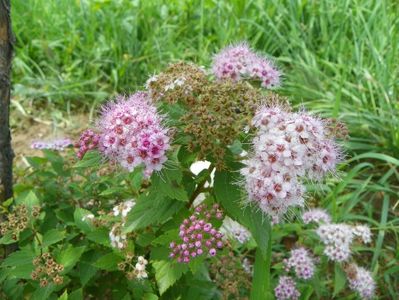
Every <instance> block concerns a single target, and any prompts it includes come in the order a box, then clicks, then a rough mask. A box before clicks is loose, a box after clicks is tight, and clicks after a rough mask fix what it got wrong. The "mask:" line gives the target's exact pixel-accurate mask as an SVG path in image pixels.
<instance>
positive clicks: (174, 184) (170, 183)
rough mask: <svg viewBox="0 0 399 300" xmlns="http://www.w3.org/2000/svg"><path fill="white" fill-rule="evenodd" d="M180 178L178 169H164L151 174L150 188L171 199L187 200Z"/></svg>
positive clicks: (181, 176) (180, 174) (181, 175)
mask: <svg viewBox="0 0 399 300" xmlns="http://www.w3.org/2000/svg"><path fill="white" fill-rule="evenodd" d="M182 178H183V174H182V171H181V170H180V169H178V168H176V169H165V170H163V171H162V172H161V173H155V174H154V175H153V176H152V178H151V182H152V186H151V189H152V190H154V191H156V193H159V194H161V195H165V196H167V197H169V198H172V199H176V200H179V201H188V195H187V192H186V190H185V189H184V187H183V185H182V184H181V180H182Z"/></svg>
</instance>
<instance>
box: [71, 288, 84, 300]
mask: <svg viewBox="0 0 399 300" xmlns="http://www.w3.org/2000/svg"><path fill="white" fill-rule="evenodd" d="M68 300H83V290H82V289H77V290H74V291H73V292H72V293H71V294H70V295H69V297H68Z"/></svg>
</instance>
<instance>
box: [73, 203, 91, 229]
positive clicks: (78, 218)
mask: <svg viewBox="0 0 399 300" xmlns="http://www.w3.org/2000/svg"><path fill="white" fill-rule="evenodd" d="M88 215H91V212H90V211H88V210H86V209H83V208H80V207H78V208H76V209H75V212H74V213H73V218H74V220H75V225H76V226H77V227H78V228H79V229H80V230H82V231H83V232H85V233H87V232H90V231H92V230H93V228H94V226H93V225H92V223H91V221H90V220H89V219H86V220H83V219H84V218H85V217H87V216H88Z"/></svg>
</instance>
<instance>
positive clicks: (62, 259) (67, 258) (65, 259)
mask: <svg viewBox="0 0 399 300" xmlns="http://www.w3.org/2000/svg"><path fill="white" fill-rule="evenodd" d="M85 250H86V246H82V247H73V246H72V245H69V247H68V248H67V249H65V250H63V251H61V253H60V254H59V256H58V263H60V264H62V265H64V269H65V270H67V269H72V268H73V267H74V266H75V264H76V263H77V262H78V261H79V258H80V256H81V255H82V254H83V252H84V251H85Z"/></svg>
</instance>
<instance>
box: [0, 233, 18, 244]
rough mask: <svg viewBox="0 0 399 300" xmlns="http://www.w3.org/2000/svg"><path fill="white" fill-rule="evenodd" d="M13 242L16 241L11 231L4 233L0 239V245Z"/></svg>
mask: <svg viewBox="0 0 399 300" xmlns="http://www.w3.org/2000/svg"><path fill="white" fill-rule="evenodd" d="M15 242H16V241H15V240H14V239H13V238H12V233H11V232H8V233H6V234H5V235H3V236H2V237H1V239H0V245H9V244H13V243H15Z"/></svg>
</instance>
